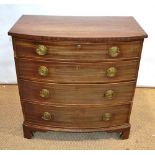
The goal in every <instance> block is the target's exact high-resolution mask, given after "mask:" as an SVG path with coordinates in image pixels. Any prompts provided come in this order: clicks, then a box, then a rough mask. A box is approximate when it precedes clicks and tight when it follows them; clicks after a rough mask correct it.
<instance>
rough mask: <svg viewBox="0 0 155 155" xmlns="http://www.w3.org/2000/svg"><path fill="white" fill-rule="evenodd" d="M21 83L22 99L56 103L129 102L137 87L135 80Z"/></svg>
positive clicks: (104, 103)
mask: <svg viewBox="0 0 155 155" xmlns="http://www.w3.org/2000/svg"><path fill="white" fill-rule="evenodd" d="M19 83H20V85H19V88H20V92H21V99H22V100H30V101H32V102H35V101H36V102H40V103H44V104H46V103H47V104H56V105H59V104H67V105H68V104H79V105H81V104H92V105H95V104H101V105H102V106H113V105H117V104H127V103H128V101H131V100H132V97H133V93H132V92H133V91H134V88H135V82H134V81H132V82H122V83H110V84H53V83H40V82H31V81H25V80H19ZM30 90H31V91H30ZM25 92H26V93H25Z"/></svg>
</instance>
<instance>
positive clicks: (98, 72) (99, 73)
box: [15, 59, 139, 83]
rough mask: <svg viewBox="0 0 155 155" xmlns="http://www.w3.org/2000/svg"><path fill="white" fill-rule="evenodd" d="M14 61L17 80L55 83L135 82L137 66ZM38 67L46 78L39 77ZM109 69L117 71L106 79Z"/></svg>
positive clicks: (127, 64) (132, 63) (126, 62)
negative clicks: (46, 72) (44, 68)
mask: <svg viewBox="0 0 155 155" xmlns="http://www.w3.org/2000/svg"><path fill="white" fill-rule="evenodd" d="M15 60H16V66H17V72H18V77H19V78H23V79H28V80H37V81H44V82H48V81H49V82H57V83H109V82H119V81H128V80H135V79H136V78H137V72H138V65H139V61H137V60H133V61H119V62H102V63H75V62H73V63H69V62H68V63H67V62H64V63H63V62H52V61H34V60H28V59H15ZM40 66H45V67H47V68H48V75H47V76H41V75H39V73H38V69H39V67H40ZM110 67H115V68H116V69H117V73H116V75H115V77H107V75H106V71H107V69H108V68H110Z"/></svg>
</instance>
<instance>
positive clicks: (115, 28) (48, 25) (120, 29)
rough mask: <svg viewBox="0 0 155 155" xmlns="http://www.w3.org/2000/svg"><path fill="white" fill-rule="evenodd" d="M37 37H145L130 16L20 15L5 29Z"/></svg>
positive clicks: (14, 33) (111, 38)
mask: <svg viewBox="0 0 155 155" xmlns="http://www.w3.org/2000/svg"><path fill="white" fill-rule="evenodd" d="M9 35H12V36H15V37H18V38H31V39H38V40H44V39H46V40H52V39H54V40H64V39H65V40H76V39H83V40H98V41H99V40H109V41H111V40H119V41H120V40H126V41H127V40H138V39H143V38H146V37H147V34H146V33H145V31H144V30H143V29H142V28H141V27H140V26H139V24H138V23H137V22H136V20H135V19H134V18H133V17H130V16H128V17H110V16H109V17H105V16H100V17H90V16H89V17H71V16H70V17H69V16H62V17H59V16H36V15H33V16H32V15H23V16H22V17H21V18H20V19H19V20H18V21H17V23H16V24H15V25H14V26H13V27H12V28H11V30H10V31H9Z"/></svg>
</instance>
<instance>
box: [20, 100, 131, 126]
mask: <svg viewBox="0 0 155 155" xmlns="http://www.w3.org/2000/svg"><path fill="white" fill-rule="evenodd" d="M23 105H24V115H25V120H26V121H27V122H29V121H30V122H33V123H36V124H41V125H45V126H46V125H48V126H50V125H51V126H52V127H64V128H69V127H71V128H99V127H110V126H116V125H122V124H124V123H127V122H128V115H129V111H130V105H125V106H117V107H110V108H103V107H102V106H91V107H89V106H59V107H55V106H44V105H36V104H30V103H26V102H23Z"/></svg>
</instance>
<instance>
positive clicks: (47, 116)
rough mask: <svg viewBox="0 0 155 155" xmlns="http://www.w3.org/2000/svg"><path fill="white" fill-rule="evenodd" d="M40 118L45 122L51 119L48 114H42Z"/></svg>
mask: <svg viewBox="0 0 155 155" xmlns="http://www.w3.org/2000/svg"><path fill="white" fill-rule="evenodd" d="M41 118H42V119H43V120H45V121H49V120H51V119H52V115H51V114H50V113H49V112H44V113H43V114H42V117H41Z"/></svg>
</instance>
